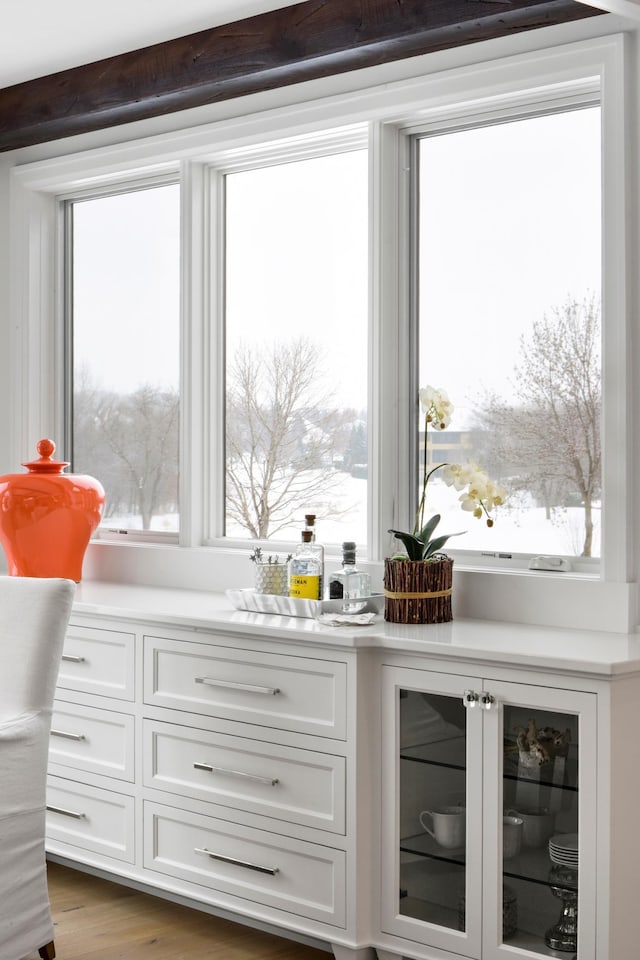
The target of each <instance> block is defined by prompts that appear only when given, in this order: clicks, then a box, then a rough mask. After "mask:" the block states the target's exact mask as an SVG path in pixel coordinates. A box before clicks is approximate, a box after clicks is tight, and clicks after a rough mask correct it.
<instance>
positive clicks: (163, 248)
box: [66, 184, 180, 533]
mask: <svg viewBox="0 0 640 960" xmlns="http://www.w3.org/2000/svg"><path fill="white" fill-rule="evenodd" d="M179 203H180V188H179V186H178V185H177V184H165V185H160V186H153V187H148V188H146V189H132V190H127V191H126V192H121V193H114V194H111V195H108V196H96V197H88V198H85V199H81V200H80V199H79V200H74V201H68V204H67V221H66V222H67V225H68V232H69V236H70V239H71V243H70V250H71V254H70V262H69V264H68V266H69V271H68V275H69V278H70V304H69V314H70V319H71V324H70V332H71V346H72V349H71V354H72V381H73V387H72V403H71V443H72V453H71V456H72V463H73V469H74V470H75V471H76V472H78V473H89V474H92V475H95V476H97V477H99V478H100V480H101V482H102V483H103V485H104V487H105V489H106V491H107V502H106V507H105V515H104V518H103V527H105V528H107V529H117V530H119V531H128V530H142V531H154V532H164V533H170V532H176V531H177V530H178V414H179V357H180V342H179V329H180V323H179V321H180V315H179V304H180V286H179V272H180V248H179V237H180V216H179Z"/></svg>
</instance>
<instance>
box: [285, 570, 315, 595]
mask: <svg viewBox="0 0 640 960" xmlns="http://www.w3.org/2000/svg"><path fill="white" fill-rule="evenodd" d="M289 596H290V597H300V598H301V599H304V600H319V599H320V577H318V576H313V575H309V574H304V575H302V574H295V573H293V574H291V576H290V577H289Z"/></svg>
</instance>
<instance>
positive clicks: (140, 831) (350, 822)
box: [47, 617, 374, 960]
mask: <svg viewBox="0 0 640 960" xmlns="http://www.w3.org/2000/svg"><path fill="white" fill-rule="evenodd" d="M108 623H109V621H108V619H105V620H104V621H103V620H101V618H100V617H78V618H77V619H76V618H75V617H74V622H73V623H72V625H71V626H70V628H69V633H68V637H67V643H66V646H65V650H64V660H63V663H62V668H61V671H60V678H59V684H58V691H57V699H56V704H55V713H54V719H53V728H52V736H51V746H50V769H49V774H50V777H49V792H48V819H47V835H48V849H49V852H50V854H53V855H57V856H59V857H62V858H65V859H68V860H73V861H75V862H76V863H78V864H80V865H84V866H85V867H87V868H89V869H97V870H99V871H104V872H106V873H109V874H111V875H113V876H115V877H120V878H122V879H123V880H125V881H127V880H128V881H131V882H136V883H142V884H144V885H147V886H148V887H149V888H154V889H155V890H157V891H158V892H160V893H162V894H163V895H165V896H179V897H180V898H186V899H190V900H191V901H192V902H193V903H194V905H199V906H201V907H202V908H204V909H213V910H217V911H222V912H223V913H225V912H231V913H234V914H235V915H237V916H238V917H239V918H244V919H245V920H248V921H249V922H251V921H257V922H259V923H261V924H268V925H269V924H270V925H273V927H274V928H275V927H278V928H281V929H282V930H283V932H285V931H288V932H289V933H290V934H292V935H301V936H303V937H304V938H305V939H310V940H311V942H316V941H317V942H318V943H320V942H325V943H326V942H329V943H330V944H331V945H332V948H333V950H334V952H335V955H336V956H337V957H340V958H347V957H353V958H362V960H364V958H365V957H366V958H373V956H374V953H373V949H372V948H371V947H370V946H369V945H368V944H367V945H365V946H362V945H361V944H358V943H357V937H358V936H359V932H358V926H359V922H358V919H357V915H358V907H357V904H358V893H357V887H358V885H357V883H356V882H355V880H354V878H355V876H356V874H357V869H358V868H357V866H356V861H357V842H356V836H355V834H356V829H355V826H354V825H355V823H356V818H355V809H356V802H357V795H358V794H357V791H358V787H357V784H356V776H355V770H356V763H355V736H354V733H355V729H356V725H357V724H356V717H355V714H354V713H353V712H352V713H351V714H349V713H348V709H347V704H348V701H349V700H350V699H351V700H353V701H354V702H355V697H354V695H353V693H351V694H350V693H349V690H350V685H351V690H352V691H353V690H354V689H355V665H356V662H357V660H356V654H355V652H354V651H350V652H349V651H345V652H342V651H339V650H332V649H329V650H322V649H321V648H319V647H318V646H316V645H311V646H310V645H308V644H306V645H302V644H297V643H295V638H289V640H288V642H286V643H285V642H283V641H280V642H279V643H269V642H268V641H266V640H265V639H263V638H260V636H257V637H249V636H246V635H238V634H235V635H229V634H226V633H225V632H224V631H215V630H211V631H203V630H189V629H183V630H181V629H179V628H176V629H171V630H167V629H166V625H165V627H164V628H163V625H162V624H157V623H156V624H154V623H153V622H150V623H149V622H147V623H144V622H141V623H136V622H135V621H134V622H133V623H131V624H130V625H128V624H126V623H125V622H123V621H112V623H111V626H112V627H116V626H117V627H118V629H115V628H114V629H107V628H106V624H108ZM100 624H103V626H101V625H100ZM127 627H129V629H127ZM120 628H122V629H120ZM362 789H363V790H364V784H363V785H362ZM366 794H367V796H369V795H370V790H366ZM349 871H350V872H351V873H350V874H349ZM349 875H351V880H348V877H349ZM348 887H349V888H350V891H349V890H348ZM360 912H362V908H360Z"/></svg>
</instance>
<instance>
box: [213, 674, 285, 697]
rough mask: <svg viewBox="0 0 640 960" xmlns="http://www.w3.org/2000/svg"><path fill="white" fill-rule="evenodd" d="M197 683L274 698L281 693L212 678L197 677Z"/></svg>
mask: <svg viewBox="0 0 640 960" xmlns="http://www.w3.org/2000/svg"><path fill="white" fill-rule="evenodd" d="M195 679H196V683H206V684H207V686H210V687H228V688H229V689H231V690H244V691H246V692H248V693H266V694H268V695H269V696H271V697H274V696H275V695H276V694H277V693H280V688H279V687H259V686H256V685H255V684H253V683H236V681H235V680H215V679H213V678H212V677H196V678H195Z"/></svg>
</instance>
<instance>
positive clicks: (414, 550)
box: [389, 530, 424, 560]
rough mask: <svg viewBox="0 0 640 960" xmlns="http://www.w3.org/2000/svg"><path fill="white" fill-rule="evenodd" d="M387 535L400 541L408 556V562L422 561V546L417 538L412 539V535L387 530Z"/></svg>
mask: <svg viewBox="0 0 640 960" xmlns="http://www.w3.org/2000/svg"><path fill="white" fill-rule="evenodd" d="M389 533H392V534H393V535H394V537H397V539H398V540H401V541H402V543H403V544H404V547H405V550H406V551H407V553H408V555H409V560H422V559H423V557H424V544H423V542H422V540H418V538H417V537H414V536H413V534H412V533H403V532H402V531H401V530H389Z"/></svg>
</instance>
